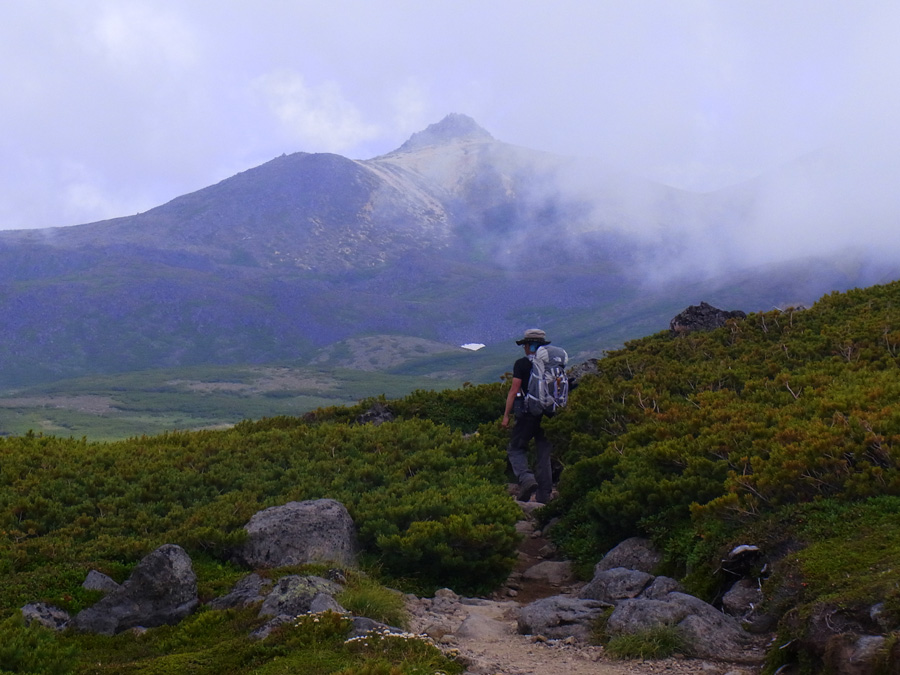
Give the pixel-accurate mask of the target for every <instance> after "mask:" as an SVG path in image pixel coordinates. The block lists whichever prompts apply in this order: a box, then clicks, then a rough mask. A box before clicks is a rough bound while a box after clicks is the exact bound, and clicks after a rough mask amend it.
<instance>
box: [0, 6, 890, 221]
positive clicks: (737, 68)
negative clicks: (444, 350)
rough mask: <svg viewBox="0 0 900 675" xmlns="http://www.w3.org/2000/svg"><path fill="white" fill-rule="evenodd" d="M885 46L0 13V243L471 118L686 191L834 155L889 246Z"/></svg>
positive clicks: (870, 15) (393, 12)
mask: <svg viewBox="0 0 900 675" xmlns="http://www.w3.org/2000/svg"><path fill="white" fill-rule="evenodd" d="M898 35H900V3H897V2H895V1H894V0H884V1H883V2H867V1H865V0H861V1H857V0H854V2H848V1H846V0H841V1H839V2H838V1H829V0H809V1H797V2H792V1H791V0H771V1H770V0H716V1H712V0H710V1H699V0H697V1H695V0H658V1H652V0H617V1H615V2H612V1H609V2H608V1H605V0H592V1H585V0H572V1H569V0H554V1H552V2H549V1H547V0H541V1H531V0H408V1H401V0H355V1H352V0H329V1H328V2H323V1H321V0H315V1H313V0H308V1H306V0H294V1H288V0H253V1H252V2H250V1H249V0H245V1H241V2H238V1H236V0H145V1H144V0H108V1H107V0H79V1H78V2H72V1H71V0H40V1H36V2H26V1H21V0H20V1H14V0H0V57H2V63H3V68H2V69H0V97H2V106H0V130H2V131H0V148H2V163H0V229H9V228H31V227H50V226H61V225H74V224H79V223H85V222H91V221H95V220H101V219H104V218H109V217H114V216H120V215H130V214H133V213H136V212H138V211H143V210H146V209H148V208H151V207H153V206H156V205H159V204H161V203H164V202H166V201H168V200H170V199H172V198H174V197H176V196H179V195H181V194H185V193H187V192H191V191H194V190H197V189H200V188H202V187H205V186H207V185H210V184H213V183H215V182H218V181H219V180H222V179H224V178H227V177H229V176H231V175H234V174H235V173H237V172H239V171H242V170H244V169H247V168H250V167H252V166H256V165H259V164H261V163H263V162H265V161H267V160H269V159H272V158H273V157H276V156H278V155H281V154H282V153H291V152H296V151H308V152H321V151H328V152H336V153H340V154H343V155H346V156H348V157H352V158H355V159H366V158H369V157H373V156H376V155H378V154H382V153H385V152H388V151H390V150H392V149H394V148H396V147H398V146H399V145H400V144H401V143H402V142H403V141H404V140H406V138H408V137H409V136H410V135H411V134H412V133H413V132H415V131H418V130H421V129H423V128H424V127H426V126H427V125H428V124H431V123H433V122H437V121H438V120H440V119H441V118H442V117H444V115H446V114H447V113H450V112H460V113H465V114H468V115H470V116H471V117H473V118H474V119H475V120H476V121H477V122H478V123H479V124H481V125H482V126H483V127H484V128H485V129H487V130H488V131H489V132H490V133H491V134H493V135H494V137H495V138H497V139H499V140H502V141H507V142H510V143H514V144H517V145H521V146H526V147H530V148H534V149H539V150H546V151H550V152H553V153H559V154H568V155H581V156H592V157H598V158H601V159H604V160H606V161H607V162H608V163H609V164H612V165H614V166H621V167H623V168H625V169H628V170H629V171H634V172H636V173H639V174H642V175H644V176H647V177H650V178H653V179H655V180H659V181H662V182H665V183H668V184H670V185H674V186H677V187H681V188H685V189H689V190H697V191H709V190H713V189H716V188H719V187H722V186H726V185H730V184H734V183H736V182H739V181H742V180H746V179H748V178H751V177H753V176H756V175H758V174H761V173H768V172H772V171H774V170H776V169H777V168H778V167H780V166H782V165H784V164H786V163H789V162H791V161H792V160H795V159H796V158H799V157H803V156H804V155H806V154H808V153H810V152H813V151H822V150H825V151H827V152H828V153H831V154H829V155H828V156H829V157H837V158H840V159H839V160H838V163H840V164H841V165H842V166H843V167H844V169H843V170H842V172H841V173H840V174H839V175H830V176H829V180H828V182H827V184H828V185H829V186H831V188H830V189H833V190H835V191H836V193H839V194H840V195H841V196H840V200H839V201H840V203H842V204H844V205H845V207H846V208H847V210H852V209H856V208H858V207H859V205H860V204H861V203H863V202H866V203H868V204H869V206H870V208H872V209H874V210H875V211H877V212H878V218H880V219H881V220H880V221H879V222H881V223H882V225H880V226H879V227H880V228H881V229H879V230H878V232H877V233H876V234H877V236H886V235H889V234H892V233H894V232H896V220H897V214H898V212H900V201H898V199H900V198H898V197H897V196H896V194H900V189H898V184H900V171H898V169H897V167H898V163H900V162H898V159H897V158H898V157H900V39H898V37H897V36H898ZM772 175H776V174H772ZM887 193H890V194H889V195H888V194H887ZM805 197H806V198H811V197H810V195H805ZM813 197H814V196H813ZM873 204H875V205H876V206H873ZM784 206H785V204H784V199H783V195H782V196H781V197H778V198H773V200H772V204H771V209H772V213H773V217H774V218H775V220H774V221H772V222H775V223H777V227H778V228H784V227H790V226H792V224H793V222H792V221H791V218H793V217H794V216H793V215H791V213H787V214H785V213H784ZM797 208H798V207H796V206H795V208H794V210H795V211H796V210H797ZM806 217H807V219H808V218H809V214H808V213H807V214H806ZM779 218H781V220H779ZM825 226H827V227H829V228H834V229H840V228H846V226H847V225H846V223H845V222H843V221H841V220H840V219H838V222H829V223H826V224H825V225H823V227H825ZM891 228H893V229H891ZM851 229H852V228H851ZM897 239H900V237H897Z"/></svg>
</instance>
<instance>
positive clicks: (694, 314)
mask: <svg viewBox="0 0 900 675" xmlns="http://www.w3.org/2000/svg"><path fill="white" fill-rule="evenodd" d="M746 317H747V315H746V314H745V313H744V312H742V311H740V310H735V311H731V312H729V311H726V310H722V309H718V308H716V307H713V306H712V305H710V304H709V303H706V302H701V303H700V304H699V305H691V306H690V307H688V308H687V309H686V310H684V311H683V312H682V313H681V314H679V315H678V316H676V317H675V318H673V319H672V321H670V322H669V331H670V333H671V334H672V335H682V334H684V333H691V332H694V331H709V330H714V329H716V328H720V327H722V326H724V325H725V324H726V322H727V321H728V320H729V319H745V318H746Z"/></svg>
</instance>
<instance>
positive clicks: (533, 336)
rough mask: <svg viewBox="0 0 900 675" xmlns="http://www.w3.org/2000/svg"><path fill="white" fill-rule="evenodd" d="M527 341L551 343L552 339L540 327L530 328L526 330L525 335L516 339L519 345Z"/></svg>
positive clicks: (543, 343)
mask: <svg viewBox="0 0 900 675" xmlns="http://www.w3.org/2000/svg"><path fill="white" fill-rule="evenodd" d="M527 343H534V344H538V345H549V344H550V340H548V339H547V334H546V333H545V332H544V331H542V330H541V329H540V328H529V329H528V330H526V331H525V336H524V337H523V338H522V339H521V340H516V344H517V345H524V344H527Z"/></svg>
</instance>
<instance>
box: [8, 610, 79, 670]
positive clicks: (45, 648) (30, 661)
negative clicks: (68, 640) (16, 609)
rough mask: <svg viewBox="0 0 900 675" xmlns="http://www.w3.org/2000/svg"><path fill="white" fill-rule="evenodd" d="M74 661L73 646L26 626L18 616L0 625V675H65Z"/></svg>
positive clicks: (13, 616) (71, 667)
mask: <svg viewBox="0 0 900 675" xmlns="http://www.w3.org/2000/svg"><path fill="white" fill-rule="evenodd" d="M76 660H77V649H76V647H75V646H73V645H63V644H61V643H60V642H59V640H58V639H57V636H56V634H55V633H54V632H53V631H51V630H50V629H48V628H44V627H42V626H38V625H35V624H32V625H30V626H26V625H25V622H24V620H23V619H22V615H21V614H20V613H16V614H13V615H12V616H10V617H9V618H7V619H6V620H4V621H3V622H2V623H0V673H35V674H36V675H68V674H69V673H73V672H74V671H75V663H76Z"/></svg>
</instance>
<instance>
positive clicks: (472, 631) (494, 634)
mask: <svg viewBox="0 0 900 675" xmlns="http://www.w3.org/2000/svg"><path fill="white" fill-rule="evenodd" d="M510 632H511V631H510V629H509V628H508V627H507V625H506V624H505V623H503V622H501V621H497V620H496V619H492V618H490V617H487V616H482V615H480V614H470V615H469V616H467V617H466V618H465V620H464V621H463V622H462V623H461V624H460V625H459V627H458V628H457V629H456V630H455V631H453V634H454V635H456V637H459V638H470V637H473V638H478V639H480V640H484V641H486V642H500V641H501V640H506V639H508V638H509V634H510Z"/></svg>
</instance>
